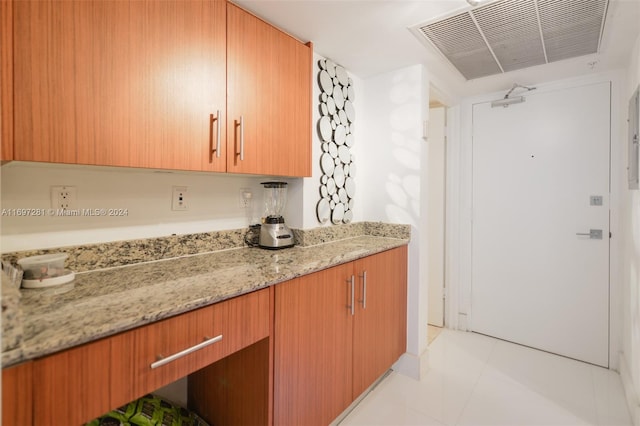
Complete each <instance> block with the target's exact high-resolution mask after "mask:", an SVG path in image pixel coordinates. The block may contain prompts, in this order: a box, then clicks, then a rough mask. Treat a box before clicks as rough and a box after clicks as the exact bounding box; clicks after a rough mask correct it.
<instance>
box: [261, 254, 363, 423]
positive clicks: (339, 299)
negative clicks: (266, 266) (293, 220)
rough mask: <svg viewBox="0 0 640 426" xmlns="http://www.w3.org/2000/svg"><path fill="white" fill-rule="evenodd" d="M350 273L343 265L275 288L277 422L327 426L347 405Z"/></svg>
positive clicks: (348, 386)
mask: <svg viewBox="0 0 640 426" xmlns="http://www.w3.org/2000/svg"><path fill="white" fill-rule="evenodd" d="M351 271H352V265H351V264H346V265H342V266H338V267H334V268H330V269H327V270H324V271H320V272H316V273H313V274H310V275H306V276H304V277H301V278H297V279H294V280H291V281H287V282H284V283H282V284H278V285H277V286H276V288H275V327H274V345H275V348H274V388H273V389H274V424H275V425H305V426H313V425H323V426H326V425H327V424H329V423H330V422H331V421H333V420H334V419H335V418H336V417H337V416H338V415H339V414H340V413H341V412H342V411H344V410H345V409H346V408H347V407H348V406H349V404H350V403H351V394H352V372H351V365H352V355H353V353H352V339H353V335H352V332H353V327H352V324H353V315H352V310H351V306H352V305H351V300H352V293H351V282H350V279H349V278H350V277H351V275H352V274H351Z"/></svg>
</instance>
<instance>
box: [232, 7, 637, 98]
mask: <svg viewBox="0 0 640 426" xmlns="http://www.w3.org/2000/svg"><path fill="white" fill-rule="evenodd" d="M234 1H235V3H237V4H238V5H240V6H241V7H244V8H245V9H247V10H249V11H251V12H253V13H254V14H256V15H257V16H260V17H262V18H264V19H265V20H266V21H269V22H271V23H273V24H274V25H276V26H278V27H280V28H282V29H284V30H285V31H287V32H289V33H290V34H292V35H293V36H295V37H297V38H299V39H300V40H303V41H308V40H311V41H312V42H313V44H314V50H315V52H316V53H318V54H319V55H322V56H325V57H327V58H330V59H332V60H333V61H334V62H336V63H338V64H340V65H342V66H344V67H345V68H346V69H347V70H348V71H349V72H350V73H353V74H354V75H356V76H358V77H360V78H367V77H371V76H374V75H376V74H380V73H383V72H387V71H391V70H394V69H398V68H403V67H406V66H410V65H415V64H420V63H421V64H425V65H426V67H427V69H428V70H429V73H430V76H431V78H432V83H433V84H435V85H436V86H438V87H439V88H440V91H441V92H444V93H445V94H447V96H446V97H447V98H448V99H441V100H443V101H444V102H447V101H449V100H452V99H455V98H457V97H465V96H472V95H477V94H481V93H487V92H493V91H498V90H506V89H509V88H510V87H511V86H512V84H513V83H515V82H518V83H520V84H537V83H542V82H545V81H552V80H558V79H562V78H568V77H572V76H578V75H583V74H588V73H594V72H600V71H606V70H613V69H620V68H626V67H627V66H628V61H629V59H630V53H631V49H632V48H633V46H634V44H635V41H636V40H637V38H638V36H639V34H640V24H639V23H640V0H610V3H609V10H608V13H607V19H606V22H605V28H604V35H603V38H602V44H601V48H600V52H599V53H598V54H593V55H588V56H582V57H579V58H574V59H568V60H564V61H558V62H554V63H550V64H546V65H539V66H535V67H531V68H527V69H523V70H517V71H511V72H507V73H504V74H501V75H495V76H489V77H483V78H479V79H475V80H469V81H466V80H465V79H464V78H463V77H462V75H461V74H460V73H459V72H458V71H457V70H456V69H455V68H453V66H452V65H450V64H449V62H448V61H446V60H445V59H444V58H443V56H441V54H440V53H439V52H437V51H436V50H435V49H434V48H433V47H431V46H430V45H428V44H424V43H422V42H420V41H419V39H418V38H417V37H416V36H415V35H414V34H413V33H412V32H411V31H410V30H409V28H410V27H412V26H415V25H416V24H420V23H423V22H426V21H429V20H432V19H434V18H437V17H440V16H445V15H450V14H452V13H453V12H454V11H457V12H459V11H465V10H469V9H471V8H472V7H471V6H470V5H469V4H468V3H467V2H466V1H465V0H234ZM489 1H491V0H489ZM559 1H572V0H559ZM487 2H488V1H486V0H485V1H484V2H483V4H486V3H487ZM593 62H596V63H595V65H593V64H592V63H593Z"/></svg>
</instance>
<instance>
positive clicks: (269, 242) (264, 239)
mask: <svg viewBox="0 0 640 426" xmlns="http://www.w3.org/2000/svg"><path fill="white" fill-rule="evenodd" d="M294 244H295V241H294V239H293V233H292V232H291V230H290V229H289V228H288V227H287V226H286V225H285V224H284V223H263V224H262V225H261V226H260V239H259V242H258V246H259V247H260V248H264V249H269V250H278V249H283V248H289V247H293V246H294Z"/></svg>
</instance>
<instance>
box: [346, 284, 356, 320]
mask: <svg viewBox="0 0 640 426" xmlns="http://www.w3.org/2000/svg"><path fill="white" fill-rule="evenodd" d="M347 281H348V282H350V283H351V304H350V305H349V306H347V307H348V308H349V310H350V311H351V315H355V314H356V306H355V305H356V304H355V285H356V278H355V277H354V276H353V275H351V278H350V279H349V280H347Z"/></svg>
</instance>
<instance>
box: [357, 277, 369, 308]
mask: <svg viewBox="0 0 640 426" xmlns="http://www.w3.org/2000/svg"><path fill="white" fill-rule="evenodd" d="M360 278H362V300H360V301H359V302H360V303H362V309H367V271H363V272H362V275H360Z"/></svg>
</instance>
